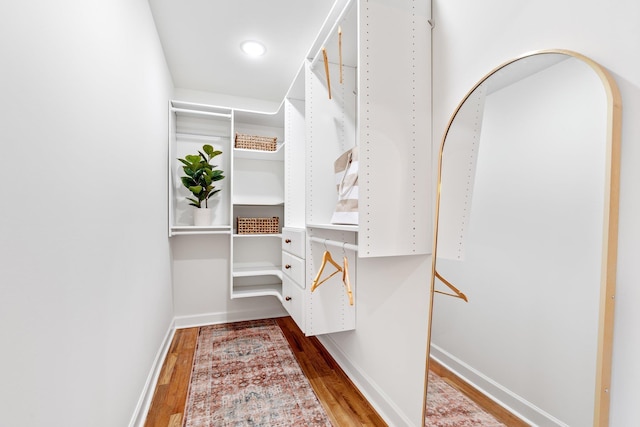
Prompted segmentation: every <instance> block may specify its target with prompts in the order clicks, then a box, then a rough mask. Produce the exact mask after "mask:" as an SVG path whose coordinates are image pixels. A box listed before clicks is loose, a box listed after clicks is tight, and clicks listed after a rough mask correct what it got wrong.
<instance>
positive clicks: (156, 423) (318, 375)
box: [145, 317, 387, 427]
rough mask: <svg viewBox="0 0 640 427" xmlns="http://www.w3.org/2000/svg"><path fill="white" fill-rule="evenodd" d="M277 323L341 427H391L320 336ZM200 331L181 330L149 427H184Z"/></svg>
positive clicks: (288, 323)
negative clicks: (343, 368)
mask: <svg viewBox="0 0 640 427" xmlns="http://www.w3.org/2000/svg"><path fill="white" fill-rule="evenodd" d="M276 322H277V323H278V325H279V326H280V328H281V329H282V332H283V333H284V336H285V337H286V338H287V341H288V342H289V345H290V346H291V349H292V351H293V354H294V355H295V357H296V358H297V360H298V363H299V364H300V367H301V368H302V371H303V372H304V373H305V375H306V376H307V378H308V379H309V382H310V383H311V386H312V387H313V389H314V391H315V392H316V395H317V396H318V399H319V400H320V403H322V406H323V407H324V409H325V411H326V412H327V415H328V416H329V418H330V420H331V422H332V424H333V425H334V426H336V427H350V426H373V427H377V426H386V425H387V424H386V423H385V422H384V420H383V419H382V418H381V417H380V416H379V415H378V414H377V413H376V411H375V410H374V409H373V408H372V407H371V405H370V404H369V402H367V400H366V399H365V398H364V397H363V396H362V394H360V392H359V391H358V389H357V388H356V387H355V386H354V385H353V383H352V382H351V380H350V379H349V378H348V377H347V376H346V374H345V373H344V372H343V371H342V369H341V368H340V367H339V366H338V364H337V363H336V361H335V360H333V358H332V357H331V355H330V354H329V353H328V352H327V351H326V350H325V348H324V347H323V346H322V344H320V341H318V339H317V338H315V337H305V336H304V334H303V333H302V331H300V329H299V328H298V326H297V325H296V324H295V322H294V321H293V319H291V318H290V317H281V318H278V319H276ZM198 330H199V328H187V329H178V330H177V331H176V333H175V335H174V337H173V341H172V343H171V347H170V349H169V352H168V353H167V357H166V359H165V361H164V364H163V366H162V370H161V371H160V378H159V380H158V384H157V386H156V390H155V393H154V396H153V400H152V402H151V407H150V408H149V413H148V415H147V419H146V422H145V427H181V426H182V417H183V414H184V408H185V403H186V399H187V391H188V388H189V380H190V374H191V365H192V363H193V355H194V352H195V347H196V341H197V338H198Z"/></svg>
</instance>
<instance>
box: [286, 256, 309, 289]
mask: <svg viewBox="0 0 640 427" xmlns="http://www.w3.org/2000/svg"><path fill="white" fill-rule="evenodd" d="M282 272H283V273H284V274H285V275H287V276H289V277H290V278H291V279H292V280H293V281H294V282H296V283H297V284H298V285H299V286H300V287H301V288H302V289H304V288H305V287H306V286H305V280H304V260H303V259H302V258H298V257H297V256H293V255H291V254H290V253H288V252H284V251H282Z"/></svg>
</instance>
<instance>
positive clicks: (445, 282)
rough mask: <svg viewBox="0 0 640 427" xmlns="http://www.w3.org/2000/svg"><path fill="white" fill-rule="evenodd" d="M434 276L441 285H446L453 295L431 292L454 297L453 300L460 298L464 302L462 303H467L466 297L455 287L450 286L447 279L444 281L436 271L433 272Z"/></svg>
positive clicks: (436, 291)
mask: <svg viewBox="0 0 640 427" xmlns="http://www.w3.org/2000/svg"><path fill="white" fill-rule="evenodd" d="M434 273H435V276H436V277H437V278H438V279H440V281H441V282H442V283H444V284H445V285H447V287H448V288H449V289H451V290H452V291H453V292H454V293H453V294H450V293H448V292H442V291H438V290H436V289H434V290H433V292H435V293H438V294H442V295H448V296H450V297H455V298H460V299H462V300H464V302H469V300H468V299H467V296H466V295H465V294H464V293H462V292H461V291H460V290H459V289H458V288H456V287H455V286H453V284H451V282H449V281H448V280H447V279H445V278H444V277H442V276H441V275H440V273H438V272H437V271H434Z"/></svg>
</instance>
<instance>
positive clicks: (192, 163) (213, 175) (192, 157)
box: [178, 144, 224, 226]
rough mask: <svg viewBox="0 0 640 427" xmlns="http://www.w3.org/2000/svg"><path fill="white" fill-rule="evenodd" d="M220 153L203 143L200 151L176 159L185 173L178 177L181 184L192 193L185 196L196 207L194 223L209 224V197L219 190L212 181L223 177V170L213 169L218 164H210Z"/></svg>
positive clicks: (210, 218)
mask: <svg viewBox="0 0 640 427" xmlns="http://www.w3.org/2000/svg"><path fill="white" fill-rule="evenodd" d="M220 154H222V151H219V150H214V149H213V147H212V146H211V145H209V144H205V145H203V146H202V151H198V154H189V155H187V156H185V157H184V158H183V159H178V160H179V161H180V163H182V165H183V166H182V170H183V171H184V173H185V174H186V176H183V177H181V178H180V179H181V181H182V184H183V185H184V186H185V187H187V189H188V190H189V191H190V192H191V194H193V197H187V200H189V202H191V203H189V205H191V206H195V207H196V209H195V210H194V212H193V221H194V225H197V226H206V225H211V220H212V214H211V209H210V208H209V199H210V198H211V197H212V196H213V195H214V194H216V193H218V192H219V191H220V189H215V186H214V185H213V183H214V182H215V181H220V180H221V179H223V178H224V175H222V174H223V171H221V170H219V169H215V168H217V167H218V166H217V165H212V164H211V159H213V158H214V157H216V156H219V155H220ZM203 202H204V203H203ZM203 205H204V206H203Z"/></svg>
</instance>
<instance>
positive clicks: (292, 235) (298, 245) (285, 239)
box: [282, 228, 305, 258]
mask: <svg viewBox="0 0 640 427" xmlns="http://www.w3.org/2000/svg"><path fill="white" fill-rule="evenodd" d="M304 235H305V233H304V230H302V229H299V228H283V229H282V250H283V251H287V252H289V253H290V254H293V255H295V256H297V257H300V258H304V252H305V251H304V248H305V240H304Z"/></svg>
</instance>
